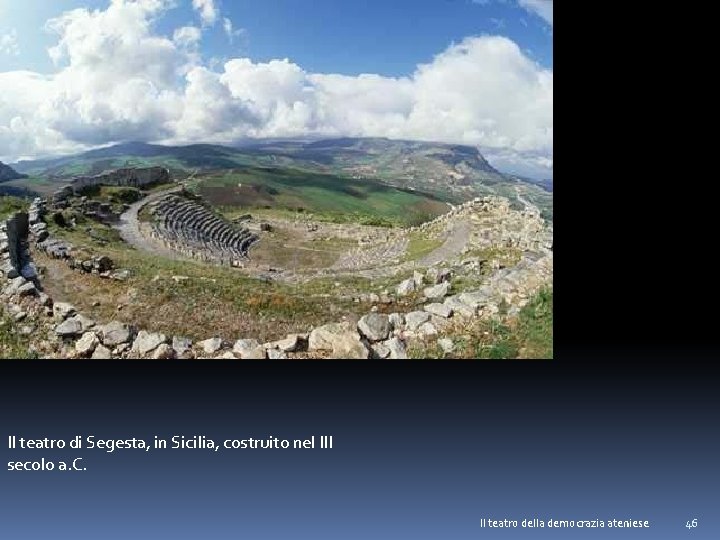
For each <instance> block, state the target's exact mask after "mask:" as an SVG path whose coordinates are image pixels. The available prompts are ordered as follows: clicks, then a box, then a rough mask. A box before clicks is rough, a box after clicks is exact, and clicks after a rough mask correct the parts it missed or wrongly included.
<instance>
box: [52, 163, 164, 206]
mask: <svg viewBox="0 0 720 540" xmlns="http://www.w3.org/2000/svg"><path fill="white" fill-rule="evenodd" d="M167 182H170V171H169V170H168V169H167V168H165V167H145V168H125V169H116V170H113V171H106V172H104V173H101V174H97V175H94V176H76V177H74V178H73V179H72V180H71V181H70V184H69V185H67V186H65V187H63V188H61V189H59V190H57V191H56V192H55V193H54V194H53V201H54V202H56V203H57V202H59V201H62V200H65V199H66V198H68V197H70V196H72V195H77V194H79V193H80V192H81V191H82V190H83V188H86V187H89V186H120V187H143V186H147V185H152V184H160V183H167Z"/></svg>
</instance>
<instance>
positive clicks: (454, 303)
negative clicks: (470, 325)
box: [443, 296, 477, 317]
mask: <svg viewBox="0 0 720 540" xmlns="http://www.w3.org/2000/svg"><path fill="white" fill-rule="evenodd" d="M443 304H445V305H446V306H447V307H448V308H450V309H452V311H453V313H454V314H457V315H462V316H463V317H474V316H475V315H476V314H477V309H476V308H474V307H472V306H469V305H467V304H466V303H465V302H462V301H461V300H460V299H459V298H458V297H457V296H448V297H447V298H446V299H445V301H444V302H443Z"/></svg>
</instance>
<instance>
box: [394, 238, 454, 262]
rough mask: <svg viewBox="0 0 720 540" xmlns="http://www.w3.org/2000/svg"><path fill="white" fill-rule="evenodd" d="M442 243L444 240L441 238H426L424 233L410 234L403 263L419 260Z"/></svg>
mask: <svg viewBox="0 0 720 540" xmlns="http://www.w3.org/2000/svg"><path fill="white" fill-rule="evenodd" d="M443 243H444V240H443V239H441V238H432V237H427V236H426V234H425V233H421V232H417V233H411V234H410V238H409V240H408V247H407V251H406V252H405V256H404V257H403V262H405V261H416V260H418V259H421V258H423V257H425V256H426V255H429V254H430V253H432V252H433V251H435V250H436V249H437V248H439V247H440V246H442V245H443Z"/></svg>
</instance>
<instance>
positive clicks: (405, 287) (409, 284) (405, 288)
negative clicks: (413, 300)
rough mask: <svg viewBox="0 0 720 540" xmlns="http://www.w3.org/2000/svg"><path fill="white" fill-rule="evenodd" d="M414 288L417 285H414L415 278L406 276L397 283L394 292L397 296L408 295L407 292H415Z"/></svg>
mask: <svg viewBox="0 0 720 540" xmlns="http://www.w3.org/2000/svg"><path fill="white" fill-rule="evenodd" d="M416 289H417V286H416V285H415V280H414V279H413V278H408V279H406V280H405V281H403V282H401V283H400V285H398V287H397V290H396V291H395V292H396V293H397V295H398V296H408V295H409V294H412V293H413V292H415V290H416Z"/></svg>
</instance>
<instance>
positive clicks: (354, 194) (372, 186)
mask: <svg viewBox="0 0 720 540" xmlns="http://www.w3.org/2000/svg"><path fill="white" fill-rule="evenodd" d="M190 189H191V190H193V191H196V192H197V193H199V194H200V195H202V196H203V197H204V198H205V199H206V200H208V201H209V202H210V203H211V204H213V205H214V206H217V207H219V208H221V209H222V210H225V211H226V212H227V211H233V210H239V209H243V210H245V209H247V210H253V209H268V208H277V209H281V210H289V211H301V212H305V213H313V214H315V217H316V218H318V219H324V220H329V221H335V222H350V223H362V224H367V225H385V226H388V225H400V226H407V225H414V224H417V223H421V222H423V221H426V220H428V219H432V218H433V217H435V216H437V215H439V214H442V213H444V212H446V211H447V209H448V206H447V204H445V203H444V202H442V201H439V200H437V199H436V198H434V197H432V196H429V195H426V194H423V193H419V192H409V191H404V190H401V189H398V188H395V187H392V186H388V185H385V184H382V183H380V182H377V181H369V180H355V179H352V178H346V177H339V176H335V175H330V174H318V173H310V172H306V171H301V170H297V169H278V168H259V167H253V168H243V169H232V170H229V171H219V172H216V173H213V174H211V175H204V176H201V177H199V178H198V179H197V180H195V181H193V182H191V183H190Z"/></svg>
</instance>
